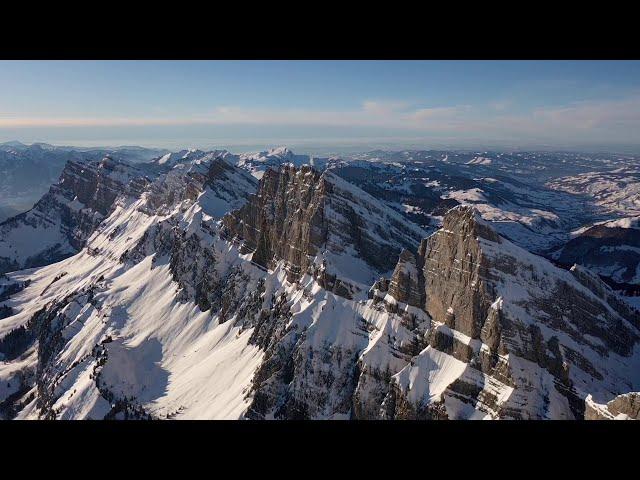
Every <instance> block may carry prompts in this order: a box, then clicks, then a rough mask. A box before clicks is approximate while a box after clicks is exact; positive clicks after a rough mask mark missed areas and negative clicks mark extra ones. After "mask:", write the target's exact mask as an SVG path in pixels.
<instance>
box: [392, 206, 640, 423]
mask: <svg viewBox="0 0 640 480" xmlns="http://www.w3.org/2000/svg"><path fill="white" fill-rule="evenodd" d="M421 264H422V272H421V275H420V274H419V273H416V272H415V271H414V268H415V267H418V268H419V267H420V265H421ZM421 282H424V283H423V284H424V287H423V290H422V292H420V293H421V294H422V297H421V298H420V296H419V295H417V294H416V287H417V285H420V284H421ZM389 293H390V294H391V295H392V296H393V297H394V298H395V299H396V300H397V301H399V302H404V303H407V304H410V305H421V308H422V309H423V310H424V311H425V312H426V313H427V314H428V315H429V317H430V318H431V322H432V327H431V331H430V334H429V345H430V346H429V348H431V349H433V350H434V351H438V352H442V353H444V354H447V355H451V356H452V357H453V358H455V359H456V360H457V361H461V362H464V363H466V364H467V365H468V367H467V368H473V369H478V370H479V371H480V372H482V374H483V375H488V376H490V377H491V378H493V379H495V381H499V382H501V383H502V384H505V385H508V386H509V388H515V393H513V394H511V396H510V399H509V401H507V402H506V403H505V404H504V405H503V406H502V409H501V410H500V409H498V413H497V414H498V416H513V417H516V418H528V417H534V418H541V417H542V418H545V417H546V418H554V416H557V415H560V414H559V411H561V410H562V411H563V412H564V413H563V414H562V415H566V418H571V417H573V418H583V415H584V410H585V396H584V395H582V394H581V393H580V392H598V398H599V399H600V400H601V399H602V398H605V399H609V400H610V399H612V398H614V397H615V396H616V395H620V394H624V393H627V392H628V391H629V390H625V388H628V389H631V390H632V389H633V388H637V387H638V385H636V384H633V382H631V383H628V379H627V380H625V374H624V373H623V372H624V371H625V369H626V368H634V367H633V365H636V364H637V362H638V359H637V355H636V354H635V353H634V346H635V345H636V344H637V342H638V340H640V331H639V330H638V326H639V325H640V323H638V320H639V318H638V315H637V313H636V312H634V311H632V310H631V309H630V308H628V307H627V306H626V304H625V303H624V302H622V301H621V300H620V299H619V298H618V297H617V295H616V294H615V293H614V292H613V291H612V290H611V289H610V288H609V287H608V286H607V285H606V284H605V283H604V282H603V281H602V280H600V279H599V278H598V277H597V276H596V275H593V274H591V273H590V272H588V271H587V270H586V269H584V268H581V267H578V266H574V268H572V269H571V270H570V271H567V270H564V269H561V268H558V267H556V266H554V265H553V264H552V263H550V262H549V261H547V260H546V259H544V258H542V257H539V256H536V255H533V254H531V253H529V252H527V251H525V250H523V249H521V248H520V247H517V246H516V245H514V244H512V243H511V242H509V241H508V240H506V239H504V238H502V237H500V236H499V235H498V234H497V233H496V232H495V231H493V229H492V228H491V227H490V226H489V225H488V224H487V223H486V222H484V221H483V220H482V219H481V218H480V217H479V215H478V213H477V212H476V211H475V210H474V209H473V208H472V207H467V206H459V207H456V208H453V209H452V210H450V211H449V212H448V213H447V214H446V215H445V217H444V221H443V227H442V229H440V230H439V231H437V232H436V233H435V234H433V235H432V236H431V237H429V238H427V239H425V240H424V241H423V242H422V244H421V246H420V249H419V251H418V256H417V258H416V257H414V256H413V255H411V254H409V253H403V254H402V255H401V257H400V259H399V261H398V264H397V266H396V270H395V271H394V275H393V277H392V280H391V283H390V288H389ZM418 298H420V300H419V302H423V303H416V302H417V299H418ZM423 353H426V351H425V352H423ZM423 353H421V354H420V355H423ZM610 353H613V354H615V355H616V356H618V357H617V358H619V359H622V360H616V361H614V360H613V359H611V357H610V356H609V354H610ZM433 355H435V353H434V354H430V358H433ZM438 355H441V354H438ZM618 361H620V362H622V363H623V364H625V365H626V366H625V367H624V368H620V366H619V364H618V363H617V362H618ZM516 365H517V367H516ZM398 378H399V379H400V378H404V377H402V376H400V377H398ZM545 378H552V379H553V384H554V386H553V387H551V389H550V388H549V386H548V385H546V384H545V382H547V381H548V380H545ZM454 383H455V382H454ZM454 383H452V384H451V386H450V387H449V388H451V389H452V391H451V394H454V392H457V391H458V390H457V389H458V388H459V387H458V386H455V384H454ZM625 384H627V385H628V386H627V387H624V386H623V385H625ZM402 385H404V384H402V383H401V384H400V386H401V387H402ZM465 388H466V387H465ZM505 388H506V387H505ZM401 389H402V388H401ZM541 392H547V393H546V394H544V395H543V394H542V393H541ZM407 393H408V392H405V393H404V394H403V395H405V394H407ZM459 393H461V392H458V393H456V395H457V394H459ZM540 395H542V397H540ZM545 395H546V396H545ZM550 399H552V400H550ZM475 401H478V397H476V400H475ZM517 402H522V403H523V404H526V407H525V408H522V407H516V406H515V403H517ZM550 403H551V404H553V406H550ZM604 403H606V402H604ZM553 409H555V411H554V412H553V413H552V412H551V410H553ZM500 411H501V412H502V413H500Z"/></svg>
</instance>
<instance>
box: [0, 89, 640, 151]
mask: <svg viewBox="0 0 640 480" xmlns="http://www.w3.org/2000/svg"><path fill="white" fill-rule="evenodd" d="M511 106H512V103H511V101H506V100H505V101H503V102H495V103H493V104H489V105H484V106H478V105H450V106H424V105H412V104H409V103H407V102H401V101H394V100H366V101H364V102H362V104H361V105H360V107H359V108H353V109H348V110H328V109H327V110H313V109H287V108H271V109H258V108H244V107H238V106H217V107H215V108H213V109H211V110H209V111H206V112H203V113H194V114H191V115H182V116H172V115H170V114H169V113H168V112H166V111H163V110H162V109H156V110H155V111H153V112H149V113H148V114H145V115H141V116H133V117H124V116H123V117H100V116H89V115H87V116H75V117H57V116H48V117H45V116H43V117H22V116H20V115H17V114H11V113H6V112H5V113H2V112H0V128H26V127H52V128H62V127H118V126H120V127H122V126H125V127H126V126H131V127H135V126H171V125H175V126H180V125H268V126H307V127H344V128H349V127H377V128H386V129H395V130H398V131H402V130H405V131H406V132H407V134H412V133H415V132H420V133H425V134H434V135H437V134H439V135H448V136H450V137H451V138H455V137H456V136H469V135H474V136H479V137H482V136H485V137H490V138H511V139H517V138H520V137H526V138H527V139H540V140H548V139H553V138H555V139H559V140H561V139H563V138H589V139H592V140H595V139H598V137H603V138H604V137H606V138H607V139H614V140H618V141H623V140H624V141H636V136H637V133H638V132H640V95H630V96H628V97H627V98H624V99H617V100H601V101H585V102H576V103H572V104H568V105H561V106H547V107H545V106H543V107H538V108H534V109H531V110H530V111H528V112H519V113H517V114H516V113H512V112H511Z"/></svg>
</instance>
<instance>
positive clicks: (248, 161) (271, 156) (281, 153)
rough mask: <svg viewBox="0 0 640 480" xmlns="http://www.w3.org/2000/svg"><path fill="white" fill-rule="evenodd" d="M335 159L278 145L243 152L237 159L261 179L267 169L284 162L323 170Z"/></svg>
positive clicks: (240, 165) (241, 165) (274, 167)
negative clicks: (258, 150) (256, 150)
mask: <svg viewBox="0 0 640 480" xmlns="http://www.w3.org/2000/svg"><path fill="white" fill-rule="evenodd" d="M334 160H335V161H337V160H338V159H337V158H324V157H313V156H310V155H297V154H295V153H293V152H292V151H291V150H289V148H287V147H276V148H272V149H270V150H265V151H262V152H256V153H244V154H241V155H239V157H238V159H237V165H238V166H239V167H241V168H244V169H245V170H248V171H249V172H251V174H252V175H253V176H254V177H256V178H258V179H260V178H262V175H264V172H265V171H266V170H267V169H269V168H271V169H278V168H279V167H280V166H281V165H284V164H291V165H294V166H296V167H301V166H302V165H311V166H312V167H314V168H315V169H317V170H320V171H322V170H324V169H325V168H326V167H327V166H328V165H329V164H330V163H331V162H332V161H334Z"/></svg>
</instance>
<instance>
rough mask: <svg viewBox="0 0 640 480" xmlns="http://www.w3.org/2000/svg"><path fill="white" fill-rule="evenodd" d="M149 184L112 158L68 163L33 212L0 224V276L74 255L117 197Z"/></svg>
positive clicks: (130, 194)
mask: <svg viewBox="0 0 640 480" xmlns="http://www.w3.org/2000/svg"><path fill="white" fill-rule="evenodd" d="M149 182H150V180H149V179H148V178H147V177H146V176H145V175H144V174H143V172H142V171H140V170H139V169H137V168H136V167H134V166H132V165H130V164H128V163H125V162H121V161H118V160H115V159H113V158H111V157H105V158H103V159H102V160H99V161H93V162H76V161H71V160H70V161H68V162H67V164H66V165H65V167H64V169H63V171H62V174H61V175H60V180H59V181H58V183H56V184H54V185H52V186H51V188H50V189H49V191H48V192H47V193H46V194H45V195H44V196H43V197H42V198H41V199H40V200H39V201H38V202H37V203H36V204H35V206H34V207H33V208H32V209H31V210H29V211H28V212H25V213H22V214H20V215H17V216H15V217H12V218H10V219H8V220H6V221H5V222H3V223H1V224H0V272H3V271H5V272H6V271H11V270H15V269H19V268H28V267H35V266H41V265H47V264H49V263H53V262H56V261H59V260H61V259H62V258H65V257H68V256H70V255H73V254H74V253H76V252H77V251H78V250H79V249H81V248H82V247H83V246H84V244H85V242H86V240H87V238H88V237H89V236H90V235H91V233H92V232H93V231H94V229H95V228H96V227H97V226H98V225H99V224H100V222H101V221H102V220H103V219H104V218H105V217H106V216H107V215H109V213H110V212H111V211H112V209H113V208H114V203H115V201H116V199H117V198H118V197H120V196H124V197H133V198H135V197H138V196H139V195H140V194H141V193H142V192H143V191H144V190H145V188H146V187H147V185H148V184H149ZM30 238H31V239H33V238H38V239H41V241H39V242H33V241H29V239H30Z"/></svg>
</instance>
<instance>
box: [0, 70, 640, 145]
mask: <svg viewBox="0 0 640 480" xmlns="http://www.w3.org/2000/svg"><path fill="white" fill-rule="evenodd" d="M0 73H1V74H2V75H0V105H2V107H0V141H3V142H5V141H11V140H18V141H21V142H23V143H28V144H29V143H33V142H46V143H51V144H54V145H74V146H98V145H99V146H115V145H140V146H146V147H156V148H167V149H170V150H172V149H180V148H184V147H193V148H210V147H213V146H237V147H239V148H245V147H250V148H254V147H257V146H260V145H265V146H268V145H283V144H285V145H289V146H291V147H292V148H295V147H296V146H298V147H299V148H310V149H313V150H318V151H321V150H336V149H343V150H344V149H354V148H356V149H358V150H360V151H363V150H371V149H376V148H392V149H409V148H421V149H431V148H434V149H438V148H449V149H454V148H455V149H485V148H489V147H491V148H501V149H511V150H513V149H518V150H526V149H529V150H534V149H551V150H552V149H561V150H566V149H569V150H575V151H634V152H640V141H639V140H637V132H638V131H640V62H638V61H0ZM43 78H46V79H47V81H46V83H45V82H43V81H42V80H43Z"/></svg>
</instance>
